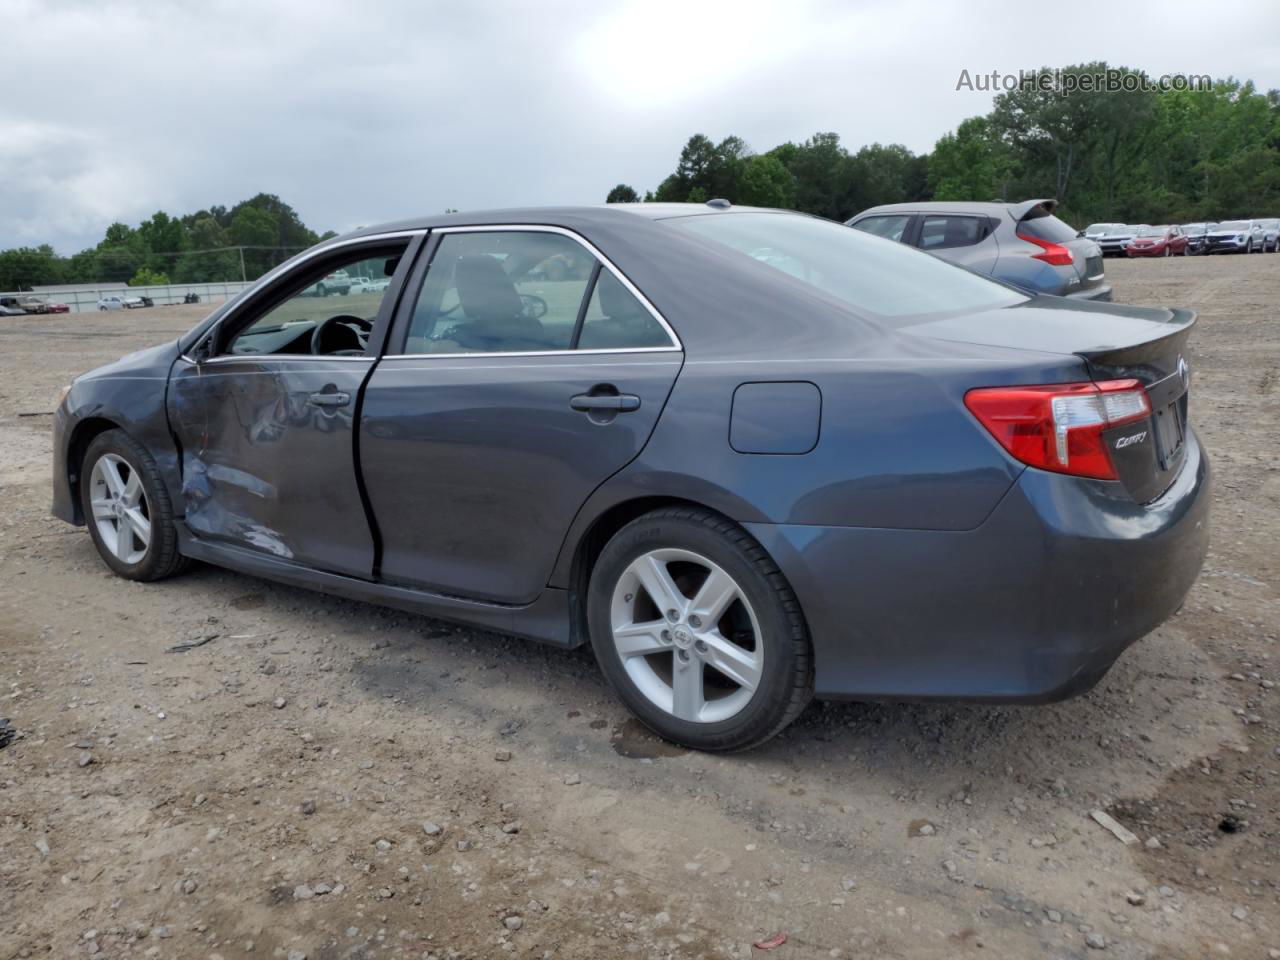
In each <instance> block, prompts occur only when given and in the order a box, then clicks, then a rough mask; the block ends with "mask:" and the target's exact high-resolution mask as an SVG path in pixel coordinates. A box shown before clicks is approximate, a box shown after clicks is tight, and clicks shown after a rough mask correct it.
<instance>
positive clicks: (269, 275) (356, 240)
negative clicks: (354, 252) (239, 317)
mask: <svg viewBox="0 0 1280 960" xmlns="http://www.w3.org/2000/svg"><path fill="white" fill-rule="evenodd" d="M428 233H430V230H429V229H428V228H426V227H423V228H421V229H418V230H396V231H393V232H391V233H371V234H368V235H367V236H363V237H348V238H347V239H346V240H339V241H336V242H333V243H324V244H317V245H316V246H314V247H312V248H311V249H310V250H304V251H303V252H302V253H300V254H298V256H296V257H294V258H293V259H292V260H289V261H287V262H285V263H282V264H280V265H279V266H278V267H274V268H273V269H271V270H268V271H267V272H266V273H264V274H263V275H262V276H261V277H259V278H258V279H257V281H256V282H255V283H254V284H253V286H251V287H246V288H245V289H244V290H241V291H240V294H239V297H240V300H241V302H240V303H233V304H232V305H231V306H229V307H227V310H226V312H225V313H224V314H223V315H222V316H220V317H219V318H218V320H217V322H216V323H215V324H214V325H213V326H211V327H210V328H209V329H208V330H207V331H206V332H205V335H204V336H203V337H201V338H200V339H199V340H197V341H196V342H195V343H193V344H192V345H191V349H192V350H194V349H195V348H196V347H198V346H199V345H200V344H202V343H204V341H205V340H207V339H208V338H209V337H211V336H213V334H214V332H215V331H216V330H217V329H218V328H219V327H221V326H222V325H223V324H224V323H226V322H227V318H229V317H233V316H235V314H236V312H237V311H238V310H240V309H241V307H242V304H243V302H244V301H246V300H248V299H249V298H250V297H252V296H253V295H254V294H255V293H257V292H258V291H259V290H261V289H262V288H263V287H265V286H267V285H268V284H271V283H274V282H275V281H276V280H277V279H279V278H280V277H282V276H284V275H285V274H286V273H291V272H293V270H294V269H295V268H296V267H300V266H301V265H302V264H304V263H306V262H307V261H308V260H314V259H315V258H316V257H320V256H324V255H325V254H328V253H332V252H333V251H335V250H341V249H342V248H343V247H354V246H357V245H359V244H362V243H376V242H378V241H379V240H412V239H413V238H414V237H421V236H425V235H426V234H428ZM254 356H261V357H263V358H264V359H265V358H267V357H272V358H274V359H277V360H279V359H283V358H285V357H295V358H300V359H310V360H314V359H315V356H316V355H315V354H307V353H286V354H280V355H279V356H277V355H275V354H270V353H263V354H246V353H239V354H235V355H234V356H232V355H229V354H224V355H222V356H218V357H210V358H209V359H208V360H205V361H204V363H217V362H218V361H219V360H231V359H235V360H243V359H245V358H247V357H254ZM181 359H183V360H186V361H187V362H188V363H199V362H200V361H198V360H196V359H195V358H194V357H192V356H190V355H189V354H187V353H183V354H182V355H181ZM330 359H338V360H368V359H376V358H372V357H333V358H330Z"/></svg>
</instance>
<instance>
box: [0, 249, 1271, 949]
mask: <svg viewBox="0 0 1280 960" xmlns="http://www.w3.org/2000/svg"><path fill="white" fill-rule="evenodd" d="M1107 269H1108V274H1109V275H1110V277H1111V279H1112V282H1113V283H1114V285H1115V288H1116V293H1117V297H1118V298H1119V299H1121V300H1125V301H1130V302H1136V303H1152V304H1155V303H1159V304H1179V305H1188V306H1192V307H1195V308H1197V309H1198V310H1200V312H1201V323H1200V326H1199V328H1198V331H1197V333H1196V335H1195V336H1194V337H1193V344H1192V351H1191V356H1190V358H1189V359H1190V361H1191V364H1192V370H1193V377H1194V382H1193V388H1192V389H1193V394H1192V396H1193V400H1192V410H1193V414H1192V416H1193V421H1194V422H1195V424H1196V426H1197V427H1198V429H1199V430H1200V432H1201V436H1202V437H1203V439H1204V440H1205V442H1206V445H1207V447H1208V449H1209V451H1210V454H1211V457H1212V459H1213V464H1214V468H1215V470H1216V493H1215V506H1214V517H1213V523H1214V531H1213V546H1212V552H1211V554H1210V556H1209V559H1208V562H1207V564H1206V567H1205V570H1204V573H1203V575H1202V576H1201V578H1200V581H1199V582H1198V584H1197V585H1196V586H1195V588H1194V589H1193V590H1192V592H1191V595H1190V598H1189V599H1188V601H1187V603H1186V606H1185V607H1184V608H1183V610H1182V611H1181V612H1180V614H1179V615H1178V616H1176V617H1175V618H1174V619H1173V620H1171V621H1170V622H1169V623H1168V624H1167V625H1165V626H1163V627H1161V628H1160V629H1158V630H1156V631H1155V632H1154V633H1153V634H1151V635H1150V636H1149V637H1147V638H1146V639H1145V640H1144V641H1142V642H1141V643H1139V644H1138V645H1136V646H1135V647H1133V648H1132V649H1131V650H1130V651H1129V652H1128V653H1126V654H1125V656H1124V657H1123V658H1122V659H1121V660H1120V662H1119V663H1118V664H1117V665H1116V667H1115V669H1113V670H1112V671H1111V673H1110V674H1109V675H1108V676H1107V677H1106V679H1104V680H1103V682H1102V683H1101V684H1100V685H1099V687H1098V688H1097V689H1096V690H1094V691H1093V692H1092V693H1090V694H1088V695H1086V696H1084V697H1081V698H1078V699H1076V700H1073V701H1070V702H1068V703H1064V704H1058V705H1054V706H1048V707H992V706H970V705H956V704H942V705H907V706H901V705H863V704H842V705H821V704H817V705H814V706H813V707H812V708H810V709H809V710H808V711H807V712H806V713H805V714H804V716H803V717H802V718H801V719H800V721H799V722H797V724H796V725H795V726H794V727H793V728H792V729H791V730H789V731H788V732H787V733H786V734H785V735H784V736H782V737H780V738H779V739H777V740H776V741H774V742H773V743H771V744H769V745H767V746H766V747H764V748H762V749H759V750H756V751H754V752H751V753H748V754H745V755H736V756H732V757H713V756H706V755H699V754H696V753H690V752H687V751H684V750H680V749H677V748H674V747H671V746H669V745H666V744H663V743H660V742H658V741H656V740H654V739H653V738H651V737H649V736H648V735H646V734H645V733H644V732H643V731H642V730H640V729H638V728H637V726H636V725H635V724H634V723H633V722H631V721H630V720H629V719H628V717H627V714H626V713H625V712H624V711H623V710H622V709H621V708H620V707H619V706H618V705H617V704H616V703H615V702H614V701H613V699H612V698H611V697H610V695H609V693H608V691H607V690H606V688H605V687H604V684H603V682H602V680H601V678H600V676H599V675H598V673H597V672H596V669H595V667H594V664H593V662H592V660H591V658H590V655H589V654H588V653H586V652H584V651H576V652H572V653H565V652H561V651H556V650H551V649H546V648H541V647H538V646H536V645H530V644H524V643H522V642H519V641H515V640H510V639H505V638H502V637H499V636H495V635H492V634H487V633H483V632H479V631H475V630H471V629H465V628H459V627H454V626H450V625H447V624H443V623H439V622H436V621H431V620H425V619H422V618H417V617H412V616H408V615H404V614H400V613H396V612H390V611H386V610H381V609H379V608H376V607H373V606H368V605H365V604H359V603H351V602H345V601H342V600H337V599H333V598H329V597H324V596H320V595H316V594H310V593H306V592H303V591H298V590H293V589H289V588H284V587H279V586H274V585H272V584H269V583H265V582H262V581H259V580H254V579H252V578H249V577H245V576H240V575H237V574H233V573H228V572H225V571H220V570H216V569H213V568H211V567H198V568H196V569H194V570H193V571H191V572H190V573H189V574H187V575H185V576H183V577H180V578H177V579H175V580H171V581H167V582H165V583H161V584H154V585H147V586H141V585H137V584H131V583H127V582H125V581H122V580H119V579H116V578H114V577H112V576H111V575H109V574H108V572H107V571H106V569H105V568H104V566H103V565H102V564H101V563H100V562H99V561H98V559H97V557H96V555H95V554H94V551H93V548H92V546H91V544H90V541H89V538H88V536H87V535H86V534H85V533H84V531H83V530H77V529H73V528H71V527H68V526H65V525H63V524H62V523H60V522H58V521H56V520H54V519H52V518H51V517H50V516H49V515H48V504H49V481H48V472H49V463H50V444H49V435H48V430H49V417H48V411H49V410H50V406H51V404H52V398H53V396H54V394H55V392H56V390H57V388H58V386H59V385H60V384H62V383H64V382H66V381H67V380H68V378H69V377H70V376H71V375H73V374H74V373H77V372H79V371H82V370H84V369H87V368H89V367H92V366H95V365H97V364H99V363H102V362H105V361H108V360H110V359H113V358H115V357H117V356H119V355H120V354H123V353H125V352H127V351H129V350H132V349H135V348H137V347H140V346H143V345H145V344H149V343H152V342H155V341H158V340H161V339H163V338H167V337H170V336H174V335H176V334H177V333H179V332H180V331H182V330H185V329H186V328H188V327H189V326H190V325H191V324H192V323H194V321H195V320H196V319H197V318H198V317H199V316H200V315H201V311H202V309H207V307H205V308H201V307H174V308H165V309H160V308H157V309H154V310H148V311H145V312H141V311H140V312H131V313H123V314H110V315H107V314H103V315H85V316H63V317H55V318H51V319H34V318H33V319H29V320H16V321H15V320H10V319H5V320H4V321H2V322H0V442H2V443H3V450H4V452H5V456H4V457H3V460H0V489H2V490H3V501H2V502H3V503H4V506H5V509H4V512H3V515H2V516H0V584H3V590H2V591H0V718H8V720H9V722H10V723H11V725H12V734H13V735H14V736H15V738H14V739H13V741H12V742H11V743H10V744H9V745H8V746H4V747H0V958H10V957H28V956H32V957H35V956H45V955H50V954H51V955H54V956H59V957H77V956H86V957H87V956H98V957H155V958H168V957H174V958H217V957H222V958H232V957H281V958H293V960H297V958H300V957H306V958H309V960H321V958H344V957H397V958H398V957H415V958H421V957H440V958H445V957H492V956H507V955H511V956H519V957H582V958H600V957H614V956H632V955H634V956H637V957H700V956H701V957H743V958H745V957H748V956H751V955H753V954H754V955H756V956H759V957H763V956H766V955H768V956H776V957H779V958H787V957H849V958H853V957H858V958H894V957H912V958H916V957H925V958H928V957H946V958H953V957H963V956H970V955H973V956H979V955H985V956H996V957H1039V956H1046V957H1054V958H1066V957H1086V956H1090V957H1092V956H1098V955H1100V954H1102V955H1106V956H1115V957H1125V958H1138V957H1143V958H1146V957H1152V958H1154V957H1160V958H1181V957H1186V958H1199V957H1219V956H1232V957H1248V958H1255V957H1280V863H1278V862H1277V861H1280V842H1278V839H1280V736H1278V731H1280V696H1278V695H1277V691H1276V689H1275V687H1274V683H1275V682H1278V681H1280V669H1278V668H1280V658H1277V656H1276V654H1277V648H1276V637H1277V633H1280V616H1278V615H1277V610H1278V604H1277V600H1278V598H1280V547H1278V546H1277V543H1278V534H1280V525H1278V523H1277V517H1278V516H1280V510H1278V507H1280V428H1277V423H1280V318H1278V317H1277V307H1276V305H1277V303H1280V257H1267V256H1254V257H1230V258H1228V257H1221V258H1213V259H1201V258H1187V259H1172V260H1151V261H1138V262H1126V261H1108V265H1107ZM201 640H208V642H206V643H203V644H202V645H199V646H195V647H193V648H191V649H188V650H186V651H185V652H175V651H173V650H172V649H171V648H173V647H175V646H176V645H179V644H184V643H191V642H193V641H201ZM5 729H6V728H5V726H4V724H3V723H0V744H3V743H4V742H5V740H6V739H7V735H6V733H5ZM1095 810H1102V811H1106V812H1108V813H1109V814H1110V815H1111V816H1112V817H1113V818H1114V819H1115V820H1116V821H1117V822H1118V823H1119V824H1121V825H1123V826H1124V827H1126V828H1128V829H1129V830H1131V831H1132V832H1133V833H1134V834H1135V835H1136V836H1137V838H1138V841H1137V843H1135V844H1133V845H1125V844H1123V843H1122V842H1121V841H1120V840H1118V839H1116V837H1115V836H1113V835H1112V833H1110V832H1108V831H1107V830H1106V829H1104V828H1103V827H1102V826H1100V825H1099V824H1098V823H1096V822H1095V821H1094V820H1092V819H1091V818H1090V814H1091V812H1092V811H1095ZM780 931H781V932H785V933H786V935H787V942H786V943H785V945H782V946H780V947H778V948H777V949H776V950H774V951H772V952H771V953H768V954H765V953H764V952H763V951H761V950H759V949H756V948H753V947H752V943H753V942H755V941H761V940H762V939H763V938H766V937H769V936H771V935H773V934H776V933H778V932H780Z"/></svg>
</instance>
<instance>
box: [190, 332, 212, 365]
mask: <svg viewBox="0 0 1280 960" xmlns="http://www.w3.org/2000/svg"><path fill="white" fill-rule="evenodd" d="M217 340H218V325H217V324H216V323H215V324H214V325H213V326H212V327H210V328H209V332H208V333H206V334H205V335H204V336H203V337H201V338H200V339H199V340H198V341H196V345H195V346H194V347H192V348H191V359H192V360H194V361H195V362H196V363H204V362H205V361H206V360H209V359H210V358H212V357H213V353H214V349H215V348H214V344H215V343H217Z"/></svg>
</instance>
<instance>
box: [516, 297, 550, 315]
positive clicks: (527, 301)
mask: <svg viewBox="0 0 1280 960" xmlns="http://www.w3.org/2000/svg"><path fill="white" fill-rule="evenodd" d="M520 303H521V305H522V306H521V310H520V312H521V313H523V314H524V315H525V316H526V317H528V318H529V319H530V320H541V319H542V318H543V317H545V316H546V315H547V301H545V300H543V299H542V298H541V297H539V296H535V295H534V294H532V293H522V294H520Z"/></svg>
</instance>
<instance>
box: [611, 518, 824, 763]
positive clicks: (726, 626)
mask: <svg viewBox="0 0 1280 960" xmlns="http://www.w3.org/2000/svg"><path fill="white" fill-rule="evenodd" d="M587 619H588V625H589V628H590V633H591V644H592V647H593V648H594V650H595V655H596V660H597V661H598V662H599V664H600V667H601V669H602V670H603V672H604V674H605V677H606V678H607V679H608V681H609V683H610V685H611V686H612V687H613V688H614V690H615V691H616V692H617V693H618V696H619V697H620V698H621V699H622V700H623V702H624V703H626V705H627V706H628V707H629V708H630V709H631V710H632V712H633V713H635V714H636V716H637V717H639V718H640V720H641V721H642V722H643V723H644V724H645V725H646V726H648V727H649V728H650V729H651V730H653V731H654V732H655V733H657V734H658V735H659V736H662V737H665V738H666V739H668V740H672V741H674V742H676V743H680V744H684V745H686V746H689V747H693V748H695V749H699V750H714V751H728V750H742V749H745V748H747V747H752V746H755V745H757V744H759V743H763V742H764V741H765V740H768V739H769V738H770V737H772V736H774V735H775V734H777V733H778V732H779V731H781V730H782V729H783V728H784V727H785V726H787V724H789V723H790V722H791V721H792V720H794V719H795V718H796V716H798V715H799V713H800V711H801V710H802V709H804V706H805V704H807V703H808V702H809V700H810V698H811V697H812V695H813V660H812V653H811V649H810V644H809V636H808V631H807V629H806V627H805V623H804V617H803V615H802V614H801V611H800V604H799V602H798V601H797V600H796V597H795V595H794V594H793V593H792V591H791V588H790V586H789V585H788V584H787V582H786V579H785V578H784V577H783V575H782V573H781V571H779V570H778V567H777V566H776V565H775V564H774V562H773V561H772V559H770V557H769V555H768V554H767V553H765V551H764V549H763V548H762V547H761V546H760V545H759V544H758V543H757V542H756V541H755V540H754V539H753V538H752V537H751V536H750V534H748V533H747V532H746V531H745V530H743V529H742V528H741V527H739V526H738V525H737V524H735V523H733V522H731V521H729V520H726V519H724V518H723V517H719V516H717V515H715V514H712V513H710V512H707V511H704V510H699V509H696V508H669V509H663V510H656V511H654V512H652V513H648V514H645V515H644V516H642V517H640V518H639V519H637V520H634V521H632V522H631V523H629V524H627V526H625V527H623V528H622V529H621V530H620V531H619V532H618V533H617V534H615V535H614V537H613V539H611V540H610V541H609V543H608V544H607V545H606V546H605V548H604V550H603V551H602V552H601V554H600V557H599V559H598V560H597V561H596V565H595V569H594V570H593V571H592V574H591V582H590V586H589V589H588V595H587Z"/></svg>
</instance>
